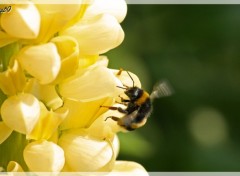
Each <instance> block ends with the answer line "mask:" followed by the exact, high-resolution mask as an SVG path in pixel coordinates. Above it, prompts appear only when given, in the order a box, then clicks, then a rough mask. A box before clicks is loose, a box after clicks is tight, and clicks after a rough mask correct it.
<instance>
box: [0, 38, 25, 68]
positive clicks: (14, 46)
mask: <svg viewBox="0 0 240 176" xmlns="http://www.w3.org/2000/svg"><path fill="white" fill-rule="evenodd" d="M19 49H20V45H19V43H17V42H16V43H11V44H9V45H7V46H4V47H2V48H0V71H1V72H3V71H5V70H7V69H8V66H9V64H11V63H10V62H11V58H12V56H13V55H14V54H16V53H17V52H18V51H19Z"/></svg>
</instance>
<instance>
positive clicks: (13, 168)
mask: <svg viewBox="0 0 240 176" xmlns="http://www.w3.org/2000/svg"><path fill="white" fill-rule="evenodd" d="M7 172H23V169H22V167H21V166H20V165H19V164H18V163H17V162H15V161H10V162H9V163H8V166H7Z"/></svg>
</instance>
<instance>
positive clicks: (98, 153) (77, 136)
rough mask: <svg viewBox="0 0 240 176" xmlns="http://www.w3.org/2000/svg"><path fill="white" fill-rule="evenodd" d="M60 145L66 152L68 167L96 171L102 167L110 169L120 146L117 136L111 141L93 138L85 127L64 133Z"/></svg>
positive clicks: (72, 169)
mask: <svg viewBox="0 0 240 176" xmlns="http://www.w3.org/2000/svg"><path fill="white" fill-rule="evenodd" d="M59 145H60V146H61V147H62V148H63V150H64V152H65V157H66V158H65V159H66V164H67V166H68V168H69V169H70V170H71V171H75V172H76V171H77V172H94V171H98V170H101V169H102V168H105V169H106V170H105V171H109V170H108V169H112V168H111V167H112V162H113V161H114V160H115V158H116V155H117V153H118V148H119V144H118V139H117V138H116V137H115V139H112V140H111V141H106V140H104V139H98V138H92V137H91V136H89V135H88V133H86V132H85V131H84V129H79V130H72V131H69V132H66V133H64V134H63V135H62V136H61V137H60V139H59ZM93 158H94V159H93ZM108 165H109V167H110V168H108ZM102 171H103V170H102Z"/></svg>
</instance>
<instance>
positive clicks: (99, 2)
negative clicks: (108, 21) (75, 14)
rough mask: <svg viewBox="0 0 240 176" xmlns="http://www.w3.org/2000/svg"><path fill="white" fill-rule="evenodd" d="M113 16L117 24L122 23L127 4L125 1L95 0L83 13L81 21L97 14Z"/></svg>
mask: <svg viewBox="0 0 240 176" xmlns="http://www.w3.org/2000/svg"><path fill="white" fill-rule="evenodd" d="M105 13H107V14H110V15H113V16H114V17H115V18H116V19H117V20H118V22H119V23H121V22H122V21H123V19H124V18H125V16H126V14H127V4H126V1H125V0H114V1H113V0H95V1H94V2H93V3H92V4H91V5H90V6H89V7H88V8H87V10H86V12H85V13H84V16H83V19H89V18H93V17H94V16H96V15H99V14H105Z"/></svg>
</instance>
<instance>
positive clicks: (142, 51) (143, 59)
mask: <svg viewBox="0 0 240 176" xmlns="http://www.w3.org/2000/svg"><path fill="white" fill-rule="evenodd" d="M122 27H123V29H124V31H125V35H126V36H125V40H124V42H123V43H122V45H121V46H119V47H118V48H116V49H114V50H112V51H110V52H108V53H107V56H108V57H109V59H110V66H109V67H111V68H120V67H122V68H124V69H125V70H130V71H132V72H134V73H135V74H137V75H138V76H139V78H140V80H141V82H142V86H143V88H145V89H146V90H147V91H149V92H150V91H151V89H152V86H153V85H154V83H155V82H157V81H158V80H161V79H167V80H168V81H169V82H170V83H171V84H172V87H173V88H174V90H175V94H173V95H172V96H170V97H166V98H161V99H157V100H156V101H155V102H154V112H153V114H152V115H151V117H150V118H149V120H148V123H147V124H146V125H145V126H144V127H143V128H140V129H138V130H136V131H134V132H129V133H122V134H120V135H119V137H120V140H121V143H120V144H121V149H120V155H119V157H118V159H121V160H132V161H136V162H138V163H141V164H142V165H143V166H144V167H145V168H146V169H147V170H148V171H240V136H239V135H240V112H239V110H240V6H239V5H235V6H234V5H201V6H200V5H128V15H127V17H126V19H125V21H124V22H123V23H122Z"/></svg>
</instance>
